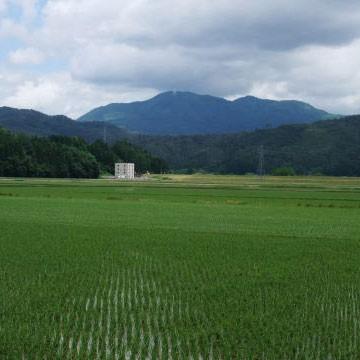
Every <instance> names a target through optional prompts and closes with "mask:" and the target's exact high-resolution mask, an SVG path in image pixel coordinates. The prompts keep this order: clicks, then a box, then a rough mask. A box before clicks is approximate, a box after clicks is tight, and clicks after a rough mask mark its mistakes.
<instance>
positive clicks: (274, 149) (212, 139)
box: [133, 116, 360, 176]
mask: <svg viewBox="0 0 360 360" xmlns="http://www.w3.org/2000/svg"><path fill="white" fill-rule="evenodd" d="M133 141H134V142H135V143H137V144H141V145H142V146H143V147H145V148H146V149H148V150H149V151H150V152H151V153H152V154H154V155H157V156H159V157H161V158H163V159H164V160H166V161H167V162H168V163H169V165H170V167H171V169H173V170H179V169H181V170H182V171H188V172H191V171H199V170H204V171H210V172H217V173H234V174H245V173H249V172H256V171H257V168H258V161H259V154H258V151H259V147H260V146H263V147H264V157H265V159H264V160H265V170H266V172H267V173H271V172H273V171H274V170H275V169H278V168H282V167H290V168H293V169H294V170H295V173H297V174H325V175H335V176H360V116H350V117H346V118H343V119H340V120H327V121H320V122H316V123H314V124H310V125H306V124H300V125H299V124H297V125H284V126H280V127H278V128H274V129H265V130H256V131H254V132H242V133H238V134H227V135H202V136H200V135H197V136H158V137H150V136H140V137H137V138H134V139H133Z"/></svg>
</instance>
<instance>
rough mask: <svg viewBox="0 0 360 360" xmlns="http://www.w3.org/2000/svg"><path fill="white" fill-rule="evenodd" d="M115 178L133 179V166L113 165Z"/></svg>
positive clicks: (128, 164)
mask: <svg viewBox="0 0 360 360" xmlns="http://www.w3.org/2000/svg"><path fill="white" fill-rule="evenodd" d="M115 178H117V179H127V180H132V179H134V178H135V164H131V163H116V164H115Z"/></svg>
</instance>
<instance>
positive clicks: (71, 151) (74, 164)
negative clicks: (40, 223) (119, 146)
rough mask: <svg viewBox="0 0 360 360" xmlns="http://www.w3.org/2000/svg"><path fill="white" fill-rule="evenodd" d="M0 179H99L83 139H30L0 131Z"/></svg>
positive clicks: (97, 169)
mask: <svg viewBox="0 0 360 360" xmlns="http://www.w3.org/2000/svg"><path fill="white" fill-rule="evenodd" d="M0 176H20V177H53V178H97V177H98V176H99V166H98V163H97V161H96V159H95V158H94V156H93V155H91V154H90V153H89V152H88V151H87V148H86V144H85V142H84V141H83V140H81V139H77V138H74V139H68V138H65V137H62V138H51V139H48V138H38V137H28V136H25V135H15V134H11V133H9V132H7V131H5V130H2V129H0Z"/></svg>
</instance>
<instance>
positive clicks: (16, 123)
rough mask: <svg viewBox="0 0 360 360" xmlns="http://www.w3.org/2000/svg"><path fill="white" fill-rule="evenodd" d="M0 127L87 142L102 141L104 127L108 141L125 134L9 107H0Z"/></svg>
mask: <svg viewBox="0 0 360 360" xmlns="http://www.w3.org/2000/svg"><path fill="white" fill-rule="evenodd" d="M0 127H3V128H6V129H9V130H11V131H13V132H18V133H26V134H30V135H39V136H48V135H64V136H79V137H81V138H83V139H85V140H87V141H94V140H96V139H102V138H103V137H104V127H105V128H106V129H105V132H106V137H107V139H108V140H109V141H111V140H112V139H120V138H123V137H125V136H126V134H127V132H126V131H125V130H123V129H119V128H118V127H116V126H113V125H111V124H105V123H101V122H92V123H80V122H78V121H75V120H71V119H70V118H68V117H66V116H63V115H57V116H49V115H45V114H43V113H41V112H38V111H34V110H20V109H14V108H10V107H0Z"/></svg>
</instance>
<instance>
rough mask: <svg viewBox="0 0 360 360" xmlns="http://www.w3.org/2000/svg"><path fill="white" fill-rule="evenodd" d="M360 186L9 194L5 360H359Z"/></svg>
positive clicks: (158, 183) (195, 184)
mask: <svg viewBox="0 0 360 360" xmlns="http://www.w3.org/2000/svg"><path fill="white" fill-rule="evenodd" d="M359 358H360V180H359V179H347V178H340V179H335V178H320V177H316V178H315V177H314V178H271V177H270V178H265V179H262V180H261V179H258V178H256V177H236V176H205V175H193V176H180V175H178V176H171V175H166V176H154V177H152V179H151V180H149V181H142V182H114V181H108V180H98V181H65V180H21V179H17V180H11V179H3V180H0V359H346V360H348V359H359Z"/></svg>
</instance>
